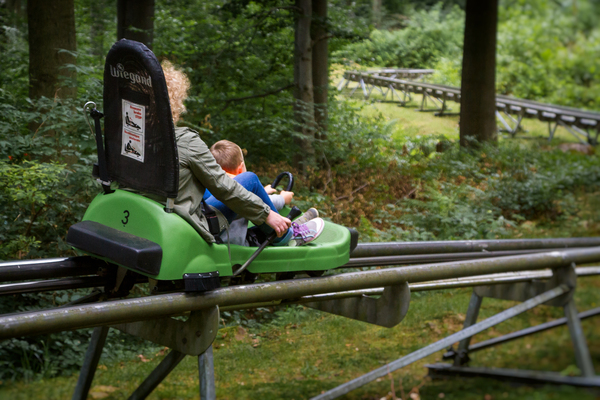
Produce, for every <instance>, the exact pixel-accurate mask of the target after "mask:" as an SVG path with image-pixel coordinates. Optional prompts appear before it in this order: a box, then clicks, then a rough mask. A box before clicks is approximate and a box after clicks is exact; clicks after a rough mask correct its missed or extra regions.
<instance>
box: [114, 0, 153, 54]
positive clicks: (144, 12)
mask: <svg viewBox="0 0 600 400" xmlns="http://www.w3.org/2000/svg"><path fill="white" fill-rule="evenodd" d="M153 37H154V0H117V40H120V39H123V38H125V39H130V40H135V41H137V42H141V43H144V44H145V45H146V46H148V48H150V49H152V39H153Z"/></svg>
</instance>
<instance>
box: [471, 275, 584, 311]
mask: <svg viewBox="0 0 600 400" xmlns="http://www.w3.org/2000/svg"><path fill="white" fill-rule="evenodd" d="M576 282H577V274H576V273H575V268H574V265H570V266H568V267H564V268H558V269H555V270H553V271H552V278H550V279H548V280H545V281H542V280H537V279H532V280H531V281H528V282H518V283H507V284H502V285H489V286H477V287H475V288H474V289H473V292H474V293H475V294H477V295H478V296H479V297H491V298H494V299H502V300H513V301H519V302H523V301H525V300H528V299H531V298H532V297H535V296H537V295H539V294H541V293H544V292H547V291H548V290H550V289H552V288H554V287H556V286H558V285H560V284H565V285H567V286H568V287H569V288H570V289H571V290H569V292H568V293H566V294H564V295H562V296H560V297H558V298H555V299H552V300H551V301H549V302H547V303H545V304H546V305H549V306H554V307H563V306H564V305H565V304H567V303H568V302H569V300H571V298H572V297H573V293H574V289H575V286H576Z"/></svg>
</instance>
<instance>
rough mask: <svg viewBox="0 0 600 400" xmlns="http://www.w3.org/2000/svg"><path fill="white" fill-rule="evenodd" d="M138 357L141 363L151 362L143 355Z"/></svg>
mask: <svg viewBox="0 0 600 400" xmlns="http://www.w3.org/2000/svg"><path fill="white" fill-rule="evenodd" d="M137 357H138V358H139V359H140V361H141V362H148V361H150V360H148V359H147V358H146V357H144V355H143V354H138V356H137Z"/></svg>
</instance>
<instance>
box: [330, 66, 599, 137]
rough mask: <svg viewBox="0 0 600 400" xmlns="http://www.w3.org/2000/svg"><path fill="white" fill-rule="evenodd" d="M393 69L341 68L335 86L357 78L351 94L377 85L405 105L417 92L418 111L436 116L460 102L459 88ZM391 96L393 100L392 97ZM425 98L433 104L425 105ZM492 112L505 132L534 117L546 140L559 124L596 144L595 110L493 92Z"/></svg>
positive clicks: (346, 84) (344, 84) (513, 130)
mask: <svg viewBox="0 0 600 400" xmlns="http://www.w3.org/2000/svg"><path fill="white" fill-rule="evenodd" d="M394 71H395V70H380V71H368V72H360V71H346V72H344V79H343V80H342V81H341V82H340V84H339V85H338V90H342V89H343V88H345V87H348V84H349V83H350V82H357V83H358V85H357V86H356V87H355V88H354V89H353V90H352V92H351V94H353V93H354V91H356V89H358V88H359V87H361V88H362V91H363V94H364V96H365V98H369V97H370V95H371V93H372V91H373V89H374V88H377V90H379V91H380V92H381V94H382V95H383V96H384V101H385V100H386V99H387V95H388V94H391V99H392V101H396V102H398V103H400V104H401V105H406V103H407V102H408V101H410V100H411V99H412V97H411V94H413V93H416V94H421V95H423V99H422V102H421V108H420V110H419V111H434V112H436V114H435V115H437V116H442V115H450V113H448V112H447V111H448V110H449V109H448V108H447V101H453V102H456V103H460V96H461V91H460V88H457V87H453V86H448V85H440V84H433V83H425V82H417V81H410V80H403V79H397V78H394V77H392V76H394V75H396V76H398V75H400V76H402V74H401V71H404V70H397V71H399V72H398V73H396V74H394ZM384 90H385V91H384ZM400 93H402V96H400ZM394 98H396V99H397V100H394ZM428 99H429V100H430V101H431V102H432V103H433V104H434V106H435V107H436V108H434V109H427V108H425V106H426V104H427V100H428ZM496 116H497V118H498V121H499V122H500V125H501V128H502V130H504V131H506V132H509V133H510V134H511V135H512V136H515V135H516V134H517V132H518V131H519V130H521V129H522V128H521V122H522V120H523V118H535V119H538V120H540V121H545V122H548V135H549V139H550V140H552V138H553V137H554V134H555V133H556V129H557V128H558V127H559V126H562V127H564V128H565V129H566V130H567V131H568V132H569V133H570V134H571V135H573V136H574V137H575V138H576V139H577V140H578V141H580V142H581V143H584V144H586V143H589V144H592V145H597V144H598V136H599V135H600V113H598V112H593V111H586V110H580V109H576V108H572V107H565V106H558V105H553V104H545V103H540V102H537V101H532V100H524V99H518V98H515V97H510V96H504V95H496ZM511 124H513V126H511Z"/></svg>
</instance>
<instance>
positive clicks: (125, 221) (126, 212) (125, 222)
mask: <svg viewBox="0 0 600 400" xmlns="http://www.w3.org/2000/svg"><path fill="white" fill-rule="evenodd" d="M123 214H125V219H124V220H121V222H122V223H123V225H127V223H128V222H129V211H127V210H125V211H123Z"/></svg>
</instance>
